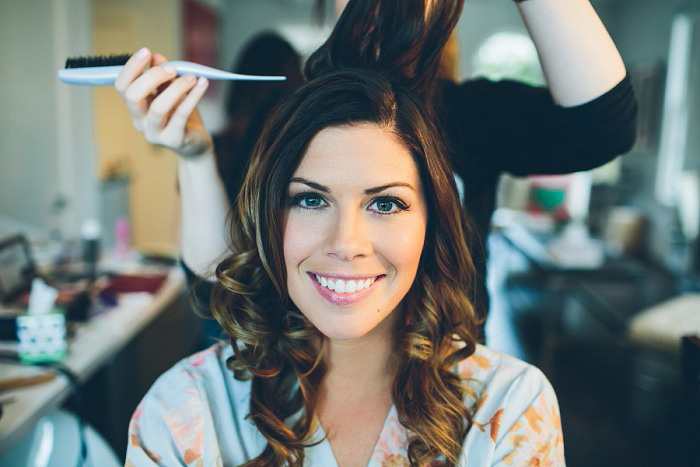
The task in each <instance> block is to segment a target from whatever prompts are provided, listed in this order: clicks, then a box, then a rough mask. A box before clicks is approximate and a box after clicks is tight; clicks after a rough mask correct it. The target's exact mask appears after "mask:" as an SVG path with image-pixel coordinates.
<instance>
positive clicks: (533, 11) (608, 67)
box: [518, 0, 626, 107]
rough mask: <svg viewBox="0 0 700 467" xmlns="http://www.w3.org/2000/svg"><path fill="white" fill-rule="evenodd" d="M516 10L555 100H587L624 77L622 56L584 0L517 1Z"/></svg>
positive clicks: (572, 103)
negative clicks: (530, 39)
mask: <svg viewBox="0 0 700 467" xmlns="http://www.w3.org/2000/svg"><path fill="white" fill-rule="evenodd" d="M518 9H519V10H520V14H521V16H522V18H523V21H524V22H525V26H526V27H527V29H528V31H529V32H530V36H531V37H532V40H533V41H534V43H535V46H536V47H537V52H538V53H539V56H540V62H541V64H542V68H543V70H544V74H545V78H546V80H547V84H548V86H549V90H550V92H551V94H552V97H553V98H554V101H555V102H556V103H557V104H559V105H561V106H564V107H571V106H575V105H580V104H583V103H585V102H589V101H591V100H593V99H595V98H597V97H599V96H602V95H603V94H605V93H606V92H607V91H609V90H611V89H612V88H613V87H615V85H617V84H618V83H619V82H620V81H622V79H623V78H624V77H625V74H626V71H625V66H624V64H623V62H622V58H621V57H620V54H619V53H618V51H617V48H616V47H615V44H613V41H612V39H611V38H610V35H609V34H608V32H607V31H606V29H605V27H604V26H603V23H602V22H601V20H600V18H599V17H598V15H597V14H596V12H595V10H594V9H593V7H592V6H591V4H590V2H589V1H588V0H523V1H522V2H519V3H518Z"/></svg>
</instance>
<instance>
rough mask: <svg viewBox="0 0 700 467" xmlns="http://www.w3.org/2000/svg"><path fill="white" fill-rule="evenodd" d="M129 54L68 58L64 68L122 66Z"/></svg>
mask: <svg viewBox="0 0 700 467" xmlns="http://www.w3.org/2000/svg"><path fill="white" fill-rule="evenodd" d="M129 57H131V55H129V54H114V55H93V56H90V57H70V58H67V59H66V68H88V67H95V66H115V65H124V64H125V63H126V61H127V60H129Z"/></svg>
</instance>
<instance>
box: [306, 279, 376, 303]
mask: <svg viewBox="0 0 700 467" xmlns="http://www.w3.org/2000/svg"><path fill="white" fill-rule="evenodd" d="M307 275H308V276H309V279H310V280H311V282H312V283H313V285H314V287H315V288H316V291H317V292H318V294H319V295H320V296H321V297H323V298H325V299H326V301H328V302H329V303H332V304H333V305H336V306H348V305H353V304H355V303H357V302H359V301H360V300H362V299H363V298H365V297H366V296H367V295H369V294H370V293H371V292H372V290H374V287H375V284H376V283H377V282H378V281H380V280H381V279H383V278H384V277H385V276H384V275H383V274H382V275H380V276H377V277H375V278H373V279H372V280H371V281H370V282H371V283H370V284H369V286H368V287H365V288H363V289H362V290H357V291H355V292H351V293H347V292H337V291H334V290H330V289H329V288H327V287H324V286H323V285H321V284H320V283H319V281H318V280H316V274H314V273H311V272H309V273H307ZM355 281H357V279H355ZM365 282H366V280H365Z"/></svg>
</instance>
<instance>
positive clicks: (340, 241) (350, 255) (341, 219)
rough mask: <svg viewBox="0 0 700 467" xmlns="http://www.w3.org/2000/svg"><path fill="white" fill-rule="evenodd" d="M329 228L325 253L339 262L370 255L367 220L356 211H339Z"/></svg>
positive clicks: (370, 241)
mask: <svg viewBox="0 0 700 467" xmlns="http://www.w3.org/2000/svg"><path fill="white" fill-rule="evenodd" d="M333 222H334V223H333V225H331V226H330V228H329V234H328V241H327V249H326V253H327V254H328V255H330V256H334V257H336V258H337V259H339V260H341V261H351V260H353V259H356V258H361V257H365V256H369V255H371V254H372V238H371V233H370V228H369V227H370V226H369V222H368V219H365V216H363V212H362V211H360V210H357V209H345V210H339V211H338V213H337V215H336V216H335V219H334V221H333Z"/></svg>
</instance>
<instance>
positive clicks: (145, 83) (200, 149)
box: [114, 48, 229, 277]
mask: <svg viewBox="0 0 700 467" xmlns="http://www.w3.org/2000/svg"><path fill="white" fill-rule="evenodd" d="M164 62H166V59H165V57H163V56H162V55H160V54H153V55H151V53H150V51H149V50H148V49H145V48H144V49H141V50H140V51H138V52H136V53H135V54H134V55H133V56H132V57H131V58H130V59H129V61H128V62H127V63H126V65H124V68H123V69H122V71H121V73H120V74H119V76H118V77H117V79H116V81H115V83H114V87H115V88H116V89H117V91H118V92H119V94H120V95H121V96H122V98H123V99H124V101H125V102H126V106H127V108H128V109H129V112H130V114H131V119H132V121H133V123H134V126H135V127H136V129H137V130H139V131H140V132H142V133H143V134H144V136H145V137H146V139H147V140H148V141H149V142H150V143H153V144H158V145H160V146H164V147H167V148H169V149H171V150H172V151H174V152H175V153H176V154H178V156H179V157H178V178H179V183H180V193H181V199H182V202H181V209H182V245H181V249H182V252H181V254H182V259H183V261H184V262H185V263H186V264H187V265H188V266H189V267H190V268H191V269H192V270H193V271H194V272H195V273H197V274H198V275H200V276H202V277H210V276H211V275H212V267H213V264H215V262H216V260H217V259H218V258H219V257H221V255H222V254H224V253H225V252H226V251H227V250H228V247H227V245H226V241H225V239H226V238H227V236H226V235H224V231H225V225H224V220H225V219H226V215H227V212H228V207H229V206H228V200H227V198H226V192H225V190H224V187H223V184H222V183H221V179H220V178H219V175H218V172H217V167H216V159H215V156H214V151H213V144H212V137H211V134H210V133H209V132H208V131H207V130H206V129H205V128H204V125H203V123H202V119H201V118H200V116H199V113H198V112H197V104H198V103H199V101H200V99H201V98H202V96H203V95H204V92H205V91H206V89H207V86H208V81H207V80H206V79H205V78H200V79H197V78H196V77H195V76H194V75H184V76H180V77H177V73H176V71H175V70H174V69H173V68H171V67H168V66H160V65H161V64H162V63H164Z"/></svg>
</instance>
